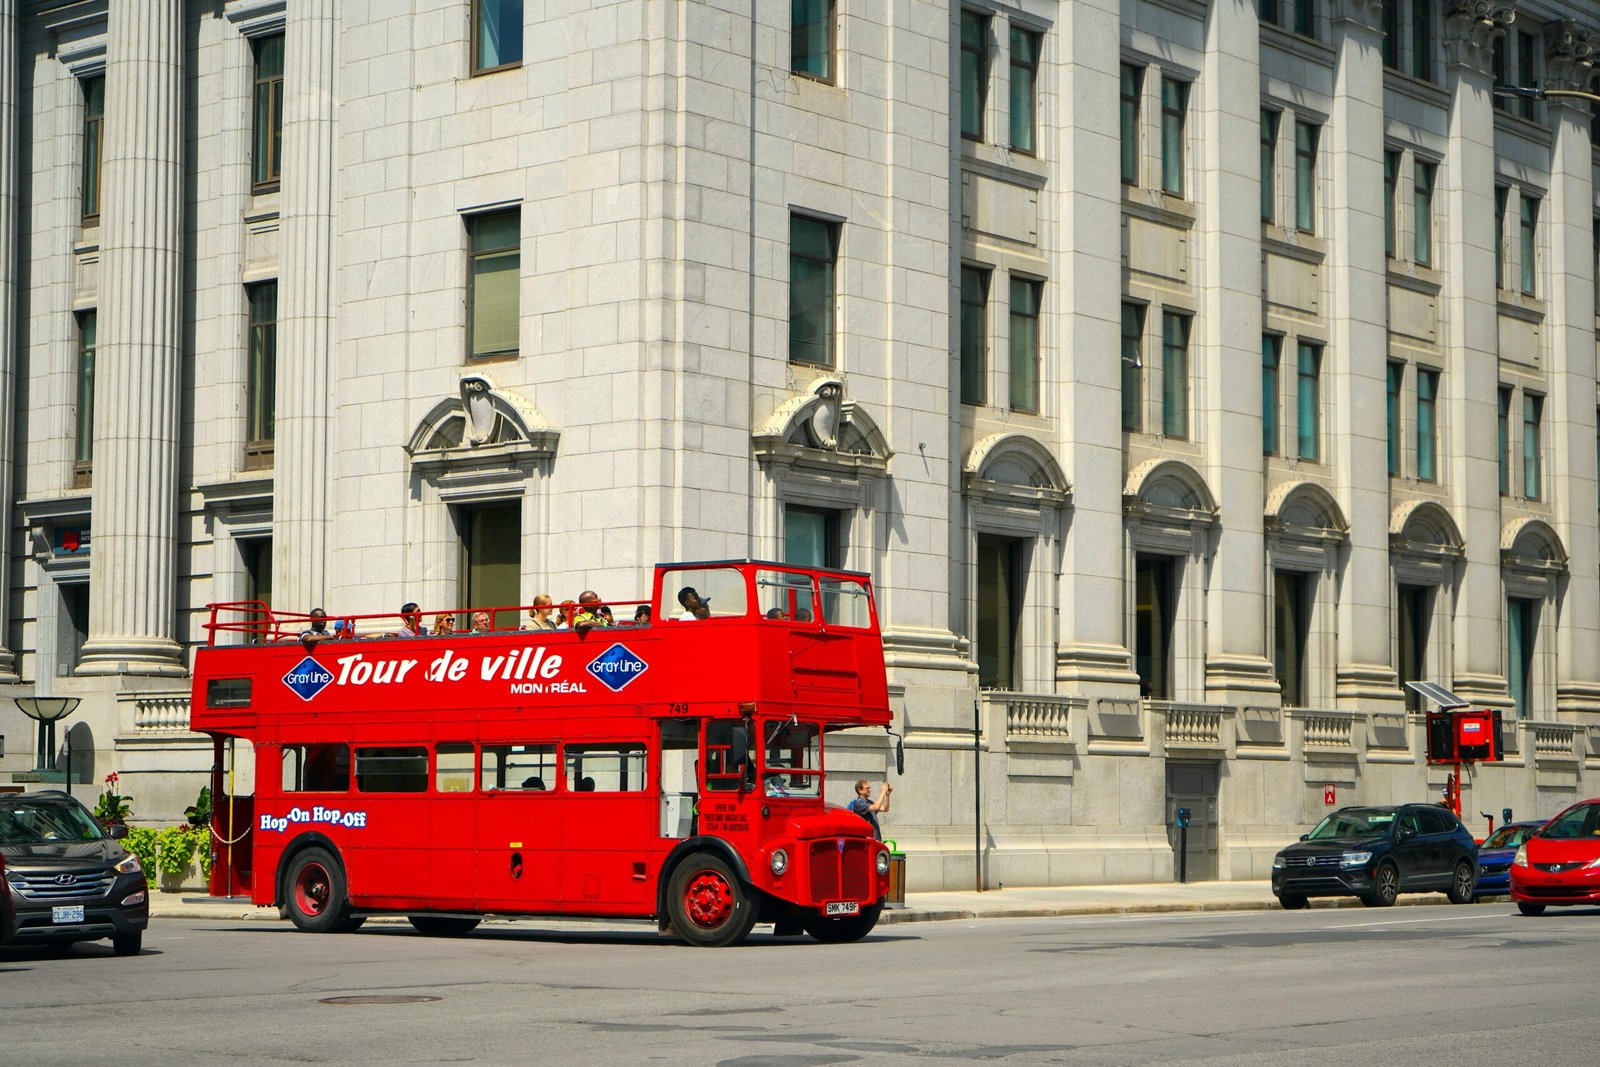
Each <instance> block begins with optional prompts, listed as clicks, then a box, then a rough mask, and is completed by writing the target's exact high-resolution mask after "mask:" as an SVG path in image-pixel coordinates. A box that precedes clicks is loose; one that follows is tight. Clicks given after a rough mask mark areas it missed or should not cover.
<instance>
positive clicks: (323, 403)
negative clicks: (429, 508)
mask: <svg viewBox="0 0 1600 1067" xmlns="http://www.w3.org/2000/svg"><path fill="white" fill-rule="evenodd" d="M338 29H339V19H338V5H337V3H336V2H335V0H304V2H302V3H298V4H296V6H295V8H294V13H293V17H291V18H290V19H289V21H288V27H287V32H286V34H285V40H284V73H285V83H284V108H283V110H284V124H283V184H282V189H283V194H282V196H283V215H282V222H281V227H282V233H283V244H282V254H281V256H280V258H279V273H278V301H279V303H278V306H279V308H280V314H279V318H278V376H277V390H278V392H277V398H276V403H277V439H276V448H275V450H274V457H273V467H274V473H273V499H272V510H273V520H274V522H273V525H274V534H273V546H272V552H273V557H274V563H275V566H274V568H273V580H274V586H275V588H274V593H273V595H274V598H275V600H276V601H277V602H278V603H280V604H282V605H283V606H284V607H285V608H287V609H289V610H293V611H307V610H309V609H310V608H311V607H313V606H318V605H321V604H322V603H323V601H324V600H326V599H327V596H328V592H329V589H328V580H327V568H328V531H329V527H330V522H331V514H332V512H331V506H330V500H331V494H332V480H331V476H330V472H329V460H330V458H331V457H332V454H333V424H332V418H331V411H332V399H331V397H332V384H331V383H332V374H333V360H334V343H333V341H334V337H333V334H334V327H333V284H334V269H333V250H334V249H333V211H334V192H335V189H336V188H337V186H338V181H339V168H338V166H337V164H336V161H335V159H334V153H335V134H336V130H337V120H336V107H337V102H338V94H337V92H336V81H337V77H336V72H337V63H336V56H337V53H338V44H337V42H338Z"/></svg>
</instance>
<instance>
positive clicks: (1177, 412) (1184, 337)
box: [1161, 311, 1189, 437]
mask: <svg viewBox="0 0 1600 1067" xmlns="http://www.w3.org/2000/svg"><path fill="white" fill-rule="evenodd" d="M1161 432H1162V433H1164V434H1166V435H1167V436H1168V437H1188V436H1189V316H1187V315H1178V314H1175V313H1173V312H1171V311H1166V312H1163V313H1162V315H1161Z"/></svg>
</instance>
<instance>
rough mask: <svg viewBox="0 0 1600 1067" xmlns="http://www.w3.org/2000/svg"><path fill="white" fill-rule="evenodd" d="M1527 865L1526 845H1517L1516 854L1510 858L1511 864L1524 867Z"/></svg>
mask: <svg viewBox="0 0 1600 1067" xmlns="http://www.w3.org/2000/svg"><path fill="white" fill-rule="evenodd" d="M1527 865H1528V846H1527V845H1518V846H1517V854H1516V855H1515V856H1513V857H1512V858H1511V866H1513V867H1526V866H1527Z"/></svg>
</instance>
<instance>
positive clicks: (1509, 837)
mask: <svg viewBox="0 0 1600 1067" xmlns="http://www.w3.org/2000/svg"><path fill="white" fill-rule="evenodd" d="M1538 831H1539V828H1538V827H1537V826H1502V827H1500V829H1498V830H1496V831H1495V832H1494V833H1492V834H1490V835H1489V836H1488V837H1486V838H1484V841H1483V844H1482V845H1480V846H1479V847H1480V848H1516V847H1517V846H1518V845H1520V844H1522V843H1523V842H1524V841H1526V840H1527V839H1528V838H1530V837H1532V836H1533V835H1534V834H1535V833H1537V832H1538Z"/></svg>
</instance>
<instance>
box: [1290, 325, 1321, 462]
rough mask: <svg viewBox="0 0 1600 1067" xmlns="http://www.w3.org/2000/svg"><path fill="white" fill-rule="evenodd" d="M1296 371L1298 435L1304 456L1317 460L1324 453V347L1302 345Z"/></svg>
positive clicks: (1300, 451) (1296, 428)
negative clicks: (1322, 379) (1322, 445)
mask: <svg viewBox="0 0 1600 1067" xmlns="http://www.w3.org/2000/svg"><path fill="white" fill-rule="evenodd" d="M1298 362H1299V367H1298V369H1297V371H1296V378H1297V382H1296V390H1295V396H1296V401H1297V402H1296V404H1295V434H1296V449H1297V452H1298V455H1299V456H1300V458H1301V459H1309V460H1316V459H1320V458H1321V455H1322V449H1321V443H1322V381H1321V374H1322V349H1321V347H1319V346H1317V345H1311V344H1306V343H1305V342H1304V341H1302V342H1300V344H1299V360H1298Z"/></svg>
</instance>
